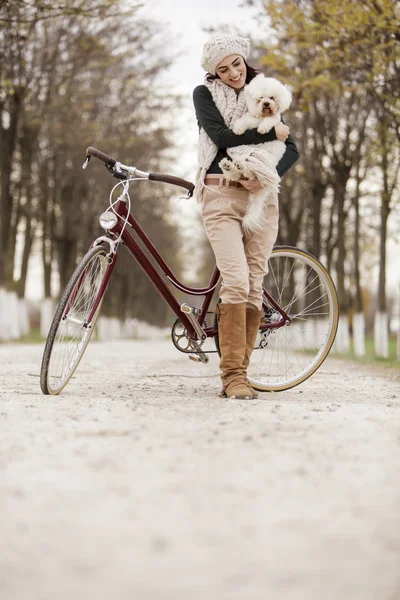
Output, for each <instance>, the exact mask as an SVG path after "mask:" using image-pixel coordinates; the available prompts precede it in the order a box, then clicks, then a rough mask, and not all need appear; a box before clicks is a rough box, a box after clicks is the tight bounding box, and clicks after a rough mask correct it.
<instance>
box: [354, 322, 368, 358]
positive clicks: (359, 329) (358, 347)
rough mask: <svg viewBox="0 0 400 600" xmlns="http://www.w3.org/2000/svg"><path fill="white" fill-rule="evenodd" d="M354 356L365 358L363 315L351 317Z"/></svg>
mask: <svg viewBox="0 0 400 600" xmlns="http://www.w3.org/2000/svg"><path fill="white" fill-rule="evenodd" d="M353 339H354V354H355V355H356V356H365V317H364V314H363V313H356V314H355V315H354V317H353Z"/></svg>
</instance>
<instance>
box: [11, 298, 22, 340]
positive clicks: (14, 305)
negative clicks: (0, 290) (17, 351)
mask: <svg viewBox="0 0 400 600" xmlns="http://www.w3.org/2000/svg"><path fill="white" fill-rule="evenodd" d="M8 319H9V327H10V339H11V340H18V339H19V338H20V337H21V328H20V326H19V307H18V296H17V292H8Z"/></svg>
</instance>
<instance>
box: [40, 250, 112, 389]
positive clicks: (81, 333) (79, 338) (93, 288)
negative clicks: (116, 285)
mask: <svg viewBox="0 0 400 600" xmlns="http://www.w3.org/2000/svg"><path fill="white" fill-rule="evenodd" d="M115 260H116V257H115V258H114V262H115ZM112 267H113V265H110V264H109V261H108V259H107V257H106V250H105V249H104V248H103V247H101V246H97V247H95V248H91V249H90V250H89V251H88V252H87V254H86V255H85V256H84V257H83V259H82V261H81V262H80V264H79V265H78V266H77V268H76V269H75V271H74V273H73V275H72V277H71V279H70V281H69V283H68V285H67V287H66V289H65V291H64V293H63V295H62V297H61V300H60V302H59V304H58V307H57V310H56V312H55V315H54V318H53V322H52V324H51V327H50V331H49V334H48V337H47V341H46V345H45V348H44V352H43V359H42V366H41V372H40V386H41V388H42V392H43V393H44V394H53V395H56V394H59V393H60V392H61V390H62V389H64V387H65V386H66V385H67V383H68V382H69V380H70V379H71V377H72V375H73V373H74V372H75V369H76V368H77V366H78V364H79V361H80V360H81V358H82V356H83V353H84V352H85V350H86V347H87V345H88V343H89V340H90V337H91V335H92V332H93V329H94V326H95V324H96V321H97V317H98V315H99V312H100V308H101V303H102V301H103V297H104V292H105V290H106V287H107V283H108V279H109V276H110V271H109V269H111V268H112ZM96 303H97V308H96V309H95V312H94V313H93V316H92V317H91V316H90V315H91V313H92V312H93V308H94V307H95V305H96Z"/></svg>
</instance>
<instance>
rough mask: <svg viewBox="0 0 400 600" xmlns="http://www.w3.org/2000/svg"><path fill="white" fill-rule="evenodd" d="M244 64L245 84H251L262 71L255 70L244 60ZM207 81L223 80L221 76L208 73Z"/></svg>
mask: <svg viewBox="0 0 400 600" xmlns="http://www.w3.org/2000/svg"><path fill="white" fill-rule="evenodd" d="M243 62H244V64H245V65H246V81H245V83H250V81H251V80H252V79H254V77H255V76H256V75H258V74H259V73H261V71H260V69H255V68H254V67H251V66H250V65H248V64H247V62H246V61H245V60H244V59H243ZM206 79H207V81H214V79H221V77H220V76H219V75H213V74H212V73H207V75H206Z"/></svg>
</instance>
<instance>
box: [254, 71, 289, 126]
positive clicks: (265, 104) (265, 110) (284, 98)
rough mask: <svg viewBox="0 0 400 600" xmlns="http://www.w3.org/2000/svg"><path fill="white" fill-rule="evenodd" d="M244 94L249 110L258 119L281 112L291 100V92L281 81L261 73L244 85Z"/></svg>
mask: <svg viewBox="0 0 400 600" xmlns="http://www.w3.org/2000/svg"><path fill="white" fill-rule="evenodd" d="M245 95H246V104H247V108H248V109H249V112H250V113H251V114H252V115H253V116H254V117H257V118H260V119H263V118H264V117H271V116H273V115H276V114H277V113H282V112H283V111H285V110H286V109H288V108H289V106H290V103H291V101H292V94H291V93H290V92H289V90H288V89H287V87H286V86H285V85H283V83H281V82H280V81H278V80H277V79H274V78H273V77H265V75H263V74H262V73H260V74H259V75H257V76H256V77H254V79H252V80H251V81H250V83H249V84H248V85H247V86H246V88H245Z"/></svg>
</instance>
